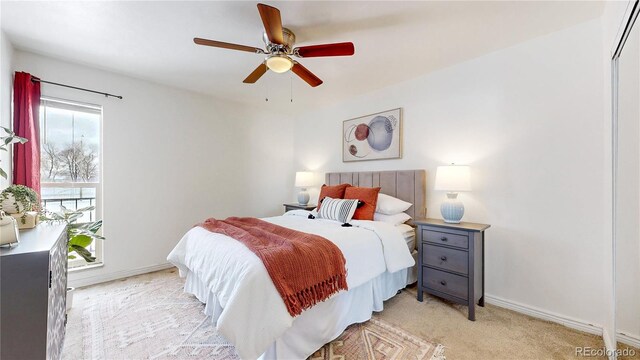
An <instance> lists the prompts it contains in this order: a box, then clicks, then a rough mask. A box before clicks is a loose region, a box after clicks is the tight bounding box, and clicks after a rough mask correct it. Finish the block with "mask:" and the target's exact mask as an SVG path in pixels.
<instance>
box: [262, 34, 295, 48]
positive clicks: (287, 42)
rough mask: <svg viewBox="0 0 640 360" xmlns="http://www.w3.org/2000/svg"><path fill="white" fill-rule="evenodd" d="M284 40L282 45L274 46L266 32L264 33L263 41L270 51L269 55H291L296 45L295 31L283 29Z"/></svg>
mask: <svg viewBox="0 0 640 360" xmlns="http://www.w3.org/2000/svg"><path fill="white" fill-rule="evenodd" d="M282 39H283V42H282V45H280V44H274V43H272V42H270V41H269V38H268V36H267V33H266V32H263V33H262V41H264V43H265V45H266V46H267V50H269V53H271V54H291V51H292V49H293V44H295V43H296V34H294V33H293V31H291V30H289V29H287V28H285V27H283V28H282Z"/></svg>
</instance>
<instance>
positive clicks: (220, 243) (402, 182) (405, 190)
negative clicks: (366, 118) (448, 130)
mask: <svg viewBox="0 0 640 360" xmlns="http://www.w3.org/2000/svg"><path fill="white" fill-rule="evenodd" d="M325 183H326V184H328V185H337V184H340V183H350V184H352V185H354V186H365V187H375V186H380V187H381V190H380V192H381V193H384V194H387V195H391V196H394V197H397V198H399V199H402V200H404V201H407V202H410V203H412V204H413V206H412V207H411V208H409V209H408V210H407V211H406V212H407V213H408V214H409V215H411V216H412V217H413V218H419V217H424V212H425V172H424V170H405V171H382V172H349V173H346V172H343V173H327V174H326V177H325ZM308 214H309V212H306V211H304V210H295V211H290V212H288V213H286V214H285V215H283V216H277V217H272V218H266V219H262V220H265V221H268V222H271V223H274V224H276V225H280V226H284V227H288V228H291V229H295V230H299V231H303V232H307V233H312V234H317V235H320V236H322V237H325V238H327V239H329V240H330V241H332V242H333V243H334V244H336V245H337V246H338V247H339V248H340V250H341V251H342V253H343V255H344V257H345V259H346V263H347V283H348V286H349V290H348V291H341V292H339V293H337V294H334V295H333V296H331V297H330V298H329V299H327V300H325V301H323V302H320V303H318V304H316V305H315V306H313V307H312V308H309V309H307V310H305V311H304V312H303V313H302V314H300V315H299V316H296V317H292V316H291V315H290V314H289V313H288V312H287V309H286V307H285V304H284V302H283V300H282V298H281V297H279V295H278V293H277V291H276V289H275V286H274V285H273V282H272V281H271V279H270V278H269V275H268V273H267V270H266V268H265V267H264V264H263V263H262V262H261V261H260V259H259V258H258V257H257V256H256V255H255V254H254V253H253V252H251V251H250V250H249V249H248V248H246V247H245V246H244V245H242V244H241V243H240V242H238V241H236V240H234V239H232V238H229V237H227V236H225V235H221V234H216V233H212V232H209V231H207V230H205V229H203V228H200V227H195V228H193V229H191V230H190V231H189V232H187V234H185V236H184V237H183V238H182V239H181V240H180V242H179V243H178V245H176V247H175V248H174V249H173V251H172V252H171V253H170V254H169V256H168V258H167V259H168V260H169V261H170V262H172V263H173V264H175V265H176V266H177V267H178V269H179V271H180V276H182V277H185V278H186V280H185V292H187V293H191V294H193V295H195V296H196V297H197V298H198V299H199V300H200V301H201V302H203V303H204V304H205V310H204V311H205V313H206V314H207V315H208V316H211V319H212V321H213V323H214V324H215V326H216V328H217V330H218V331H219V332H220V333H221V334H222V335H223V336H225V338H227V339H228V340H229V341H230V342H231V343H232V344H234V345H235V347H236V351H237V352H238V354H239V355H240V357H241V358H243V359H256V358H260V359H305V358H307V357H308V356H309V355H311V354H313V353H314V352H315V351H316V350H317V349H319V348H320V347H322V346H323V345H324V344H326V343H327V342H330V341H331V340H333V339H335V338H337V337H338V336H339V335H340V334H341V333H342V332H343V331H344V329H346V327H347V326H349V325H351V324H354V323H360V322H364V321H367V320H369V319H370V318H371V315H372V313H373V312H374V311H382V309H383V302H384V301H385V300H388V299H389V298H391V297H393V296H395V295H396V294H397V292H398V290H400V289H402V288H404V287H405V286H406V285H407V284H408V283H411V282H413V281H415V270H414V269H415V256H416V254H415V251H414V252H413V254H412V252H411V251H410V249H409V248H408V247H407V244H408V243H410V240H407V238H406V236H403V235H402V233H401V232H400V231H398V230H397V229H395V227H394V226H392V225H389V224H386V223H380V222H376V221H360V220H352V221H351V224H352V225H353V227H351V228H345V227H342V226H341V225H342V224H339V223H336V222H333V221H329V220H322V219H314V220H311V219H309V218H308ZM413 244H415V241H414V242H413ZM414 246H415V245H414Z"/></svg>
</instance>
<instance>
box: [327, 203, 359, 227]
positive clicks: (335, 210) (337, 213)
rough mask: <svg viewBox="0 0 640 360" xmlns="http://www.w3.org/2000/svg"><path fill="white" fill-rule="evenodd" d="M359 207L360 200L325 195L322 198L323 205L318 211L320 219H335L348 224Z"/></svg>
mask: <svg viewBox="0 0 640 360" xmlns="http://www.w3.org/2000/svg"><path fill="white" fill-rule="evenodd" d="M357 207H358V200H343V199H332V198H330V197H325V198H324V199H322V207H321V208H320V210H319V211H318V217H319V218H320V219H328V220H335V221H339V222H341V223H345V224H346V223H348V222H349V221H351V218H352V217H353V214H354V213H355V212H356V208H357Z"/></svg>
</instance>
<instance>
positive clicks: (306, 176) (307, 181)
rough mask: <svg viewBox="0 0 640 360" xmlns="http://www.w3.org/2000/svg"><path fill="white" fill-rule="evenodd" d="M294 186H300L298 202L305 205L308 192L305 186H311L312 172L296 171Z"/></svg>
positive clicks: (307, 201)
mask: <svg viewBox="0 0 640 360" xmlns="http://www.w3.org/2000/svg"><path fill="white" fill-rule="evenodd" d="M295 186H296V187H299V188H300V192H299V193H298V204H300V205H307V204H308V203H309V193H308V192H307V188H308V187H310V186H313V173H312V172H310V171H298V172H296V183H295Z"/></svg>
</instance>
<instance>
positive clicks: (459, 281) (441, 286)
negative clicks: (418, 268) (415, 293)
mask: <svg viewBox="0 0 640 360" xmlns="http://www.w3.org/2000/svg"><path fill="white" fill-rule="evenodd" d="M422 286H423V287H425V288H429V289H433V290H436V291H439V292H441V293H445V294H448V295H452V296H455V297H457V298H460V299H462V300H467V298H468V294H469V280H468V278H467V277H465V276H460V275H454V274H451V273H448V272H444V271H440V270H435V269H431V268H428V267H426V266H425V267H423V268H422Z"/></svg>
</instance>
